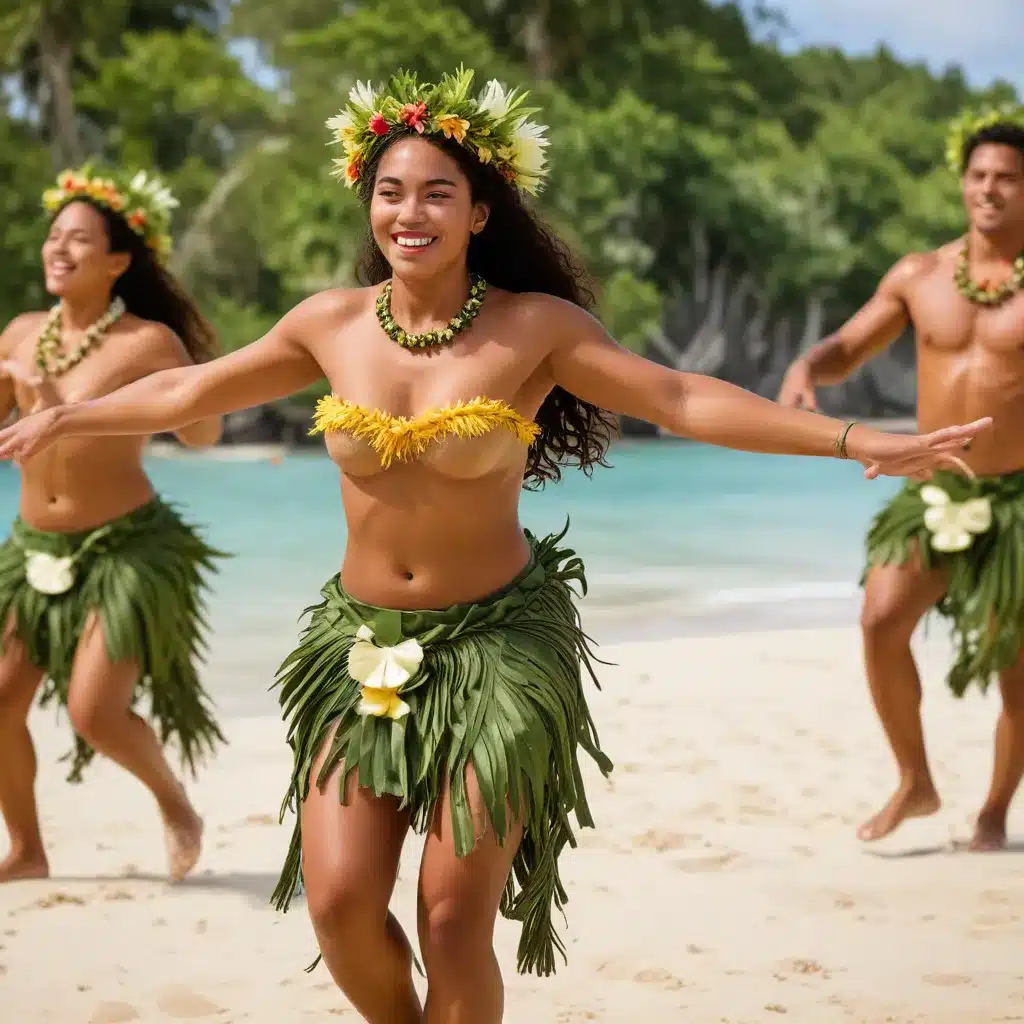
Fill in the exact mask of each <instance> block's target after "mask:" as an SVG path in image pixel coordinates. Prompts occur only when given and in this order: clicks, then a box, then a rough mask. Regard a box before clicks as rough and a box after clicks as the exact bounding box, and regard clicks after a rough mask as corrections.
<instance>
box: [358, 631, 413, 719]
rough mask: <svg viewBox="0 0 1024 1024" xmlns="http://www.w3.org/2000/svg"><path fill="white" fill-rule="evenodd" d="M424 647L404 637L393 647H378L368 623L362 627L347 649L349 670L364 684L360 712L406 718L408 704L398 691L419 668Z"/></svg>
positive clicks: (377, 715) (382, 716)
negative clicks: (349, 648)
mask: <svg viewBox="0 0 1024 1024" xmlns="http://www.w3.org/2000/svg"><path fill="white" fill-rule="evenodd" d="M422 662H423V648H422V647H421V646H420V645H419V642H418V641H417V640H403V641H402V643H400V644H396V645H395V646H394V647H378V646H377V645H376V643H374V640H373V630H371V629H370V627H369V626H366V625H363V626H360V627H359V630H358V632H357V633H356V642H355V643H354V644H353V645H352V648H351V650H350V651H349V652H348V673H349V675H350V676H351V677H352V678H353V679H354V680H355V681H356V682H357V683H361V684H362V700H361V701H360V704H359V707H358V708H357V709H356V710H357V712H358V713H359V714H360V715H374V716H376V717H379V718H384V717H386V718H392V719H398V718H403V717H404V716H405V715H407V714H408V713H409V705H408V704H406V703H405V701H404V700H402V699H401V698H400V697H399V696H398V690H399V689H400V688H401V687H402V686H404V685H405V684H406V683H407V682H408V681H409V680H410V679H411V678H412V677H413V676H414V675H415V674H416V672H418V671H419V667H420V665H421V663H422Z"/></svg>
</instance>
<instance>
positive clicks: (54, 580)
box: [25, 551, 75, 595]
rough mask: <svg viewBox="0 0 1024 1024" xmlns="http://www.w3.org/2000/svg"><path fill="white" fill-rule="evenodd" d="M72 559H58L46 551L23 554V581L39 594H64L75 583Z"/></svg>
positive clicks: (66, 557)
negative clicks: (26, 581)
mask: <svg viewBox="0 0 1024 1024" xmlns="http://www.w3.org/2000/svg"><path fill="white" fill-rule="evenodd" d="M74 562H75V560H74V558H71V557H69V556H65V557H64V558H58V557H57V556H56V555H51V554H49V552H46V551H26V552H25V579H26V580H28V585H29V586H30V587H32V589H33V590H37V591H38V592H39V593H40V594H50V595H54V594H64V593H66V592H67V591H69V590H70V589H71V588H72V587H73V586H74V583H75V565H74Z"/></svg>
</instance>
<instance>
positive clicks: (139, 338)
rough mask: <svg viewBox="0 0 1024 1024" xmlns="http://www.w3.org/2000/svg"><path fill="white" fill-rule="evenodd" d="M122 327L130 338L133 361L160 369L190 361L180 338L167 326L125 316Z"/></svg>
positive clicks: (155, 321)
mask: <svg viewBox="0 0 1024 1024" xmlns="http://www.w3.org/2000/svg"><path fill="white" fill-rule="evenodd" d="M124 327H125V334H126V335H127V336H129V337H130V338H131V342H132V352H133V359H134V360H136V361H140V362H142V361H144V362H145V363H147V364H158V365H159V366H161V367H163V366H166V365H168V363H170V364H172V365H179V364H182V363H190V362H191V361H192V360H191V359H190V357H189V355H188V352H187V351H186V349H185V346H184V344H183V343H182V340H181V338H179V337H178V335H177V333H176V332H175V331H173V330H172V329H171V328H170V327H168V326H167V324H163V323H160V322H159V321H158V320H143V319H142V318H141V317H137V316H131V315H127V316H125V318H124Z"/></svg>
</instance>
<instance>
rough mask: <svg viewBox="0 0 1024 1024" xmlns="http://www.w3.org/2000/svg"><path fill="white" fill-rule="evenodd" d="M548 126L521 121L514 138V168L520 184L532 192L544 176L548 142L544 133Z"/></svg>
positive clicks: (512, 148)
mask: <svg viewBox="0 0 1024 1024" xmlns="http://www.w3.org/2000/svg"><path fill="white" fill-rule="evenodd" d="M546 131H547V125H543V124H537V123H536V122H534V121H526V120H523V121H520V122H519V124H517V125H516V129H515V134H514V135H513V138H512V145H511V147H510V148H511V150H512V160H511V162H512V166H513V167H514V168H515V170H516V173H517V175H518V177H519V179H520V181H519V184H520V185H522V187H523V188H525V189H526V190H527V191H529V192H532V191H533V190H534V189H535V188H536V186H537V183H538V182H539V181H540V179H541V178H542V177H543V175H544V160H545V153H544V150H545V149H547V145H548V140H547V138H546V137H545V135H544V133H545V132H546Z"/></svg>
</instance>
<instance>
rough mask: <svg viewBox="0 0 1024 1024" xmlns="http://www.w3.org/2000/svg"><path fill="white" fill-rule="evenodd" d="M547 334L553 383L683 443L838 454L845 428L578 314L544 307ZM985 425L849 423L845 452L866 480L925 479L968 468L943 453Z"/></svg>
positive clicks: (556, 303)
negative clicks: (687, 368) (940, 470)
mask: <svg viewBox="0 0 1024 1024" xmlns="http://www.w3.org/2000/svg"><path fill="white" fill-rule="evenodd" d="M545 305H546V306H547V307H548V308H547V310H546V312H545V314H544V317H545V320H546V325H545V326H546V329H547V330H550V331H552V332H557V333H553V334H552V335H551V336H552V338H553V339H554V340H553V345H552V354H551V357H550V365H551V371H552V377H553V380H554V382H555V383H556V384H558V385H560V386H561V387H563V388H565V389H566V390H567V391H570V392H572V393H573V394H575V395H577V396H578V397H580V398H582V399H584V400H585V401H588V402H591V403H593V404H594V405H599V406H602V407H603V408H605V409H608V410H610V411H612V412H616V413H620V414H622V415H626V416H632V417H635V418H637V419H642V420H647V421H648V422H650V423H656V424H657V425H658V426H661V427H663V428H664V429H666V430H668V431H670V432H671V433H673V434H677V435H679V436H680V437H687V438H691V439H693V440H695V441H703V442H705V443H706V444H714V445H720V446H722V447H725V448H735V449H739V450H740V451H749V452H765V453H771V454H786V455H819V456H835V455H839V454H841V451H840V446H839V444H838V442H839V440H840V439H841V438H842V437H843V435H844V433H846V424H844V423H843V422H842V421H840V420H835V419H830V418H828V417H826V416H821V415H819V414H818V413H814V412H807V411H805V410H802V409H788V408H785V407H783V406H781V405H779V404H777V403H775V402H772V401H769V400H768V399H766V398H760V397H759V396H757V395H754V394H752V393H751V392H749V391H744V390H743V389H742V388H738V387H736V386H735V385H733V384H728V383H726V382H725V381H721V380H717V379H715V378H713V377H706V376H703V375H701V374H694V373H680V372H678V371H676V370H671V369H669V368H667V367H664V366H659V365H658V364H656V363H653V362H651V361H649V360H647V359H644V358H642V357H640V356H638V355H636V354H635V353H632V352H630V351H628V350H627V349H625V348H623V347H622V346H620V345H618V344H617V343H616V342H614V341H613V340H612V339H611V338H610V337H609V336H608V335H607V333H606V332H605V331H604V329H603V328H602V327H601V325H600V324H599V323H598V322H597V321H596V320H594V319H593V318H592V317H590V316H589V315H588V314H586V313H584V312H583V311H582V310H580V309H578V308H577V307H575V306H572V305H570V304H568V303H564V302H561V301H560V300H551V301H550V302H546V303H545ZM990 422H991V421H990V420H988V419H985V420H978V421H976V422H975V423H972V424H968V425H967V426H962V427H950V428H947V429H946V430H941V431H937V432H935V433H934V434H928V435H925V436H920V437H919V436H917V435H905V434H886V433H883V432H881V431H877V430H871V429H869V428H867V427H864V426H862V425H859V424H858V425H856V426H854V427H853V428H852V429H851V430H849V432H848V433H846V452H847V453H848V455H849V457H850V458H854V459H857V460H858V461H860V462H863V463H864V464H865V465H866V466H867V467H868V474H867V475H868V476H869V477H873V476H877V475H880V474H893V475H898V476H907V475H915V474H920V473H924V474H927V473H930V472H931V470H932V469H934V468H936V467H937V466H939V465H947V466H948V465H956V466H958V468H961V469H965V468H966V467H964V466H963V464H962V463H961V462H960V461H959V460H958V459H955V457H953V456H952V455H951V454H950V453H951V452H953V451H954V450H956V449H959V448H962V447H963V444H964V442H965V441H966V440H968V439H969V438H971V437H972V436H973V435H974V434H975V433H977V432H978V431H979V430H982V429H984V428H985V427H987V426H988V425H989V423H990Z"/></svg>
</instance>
